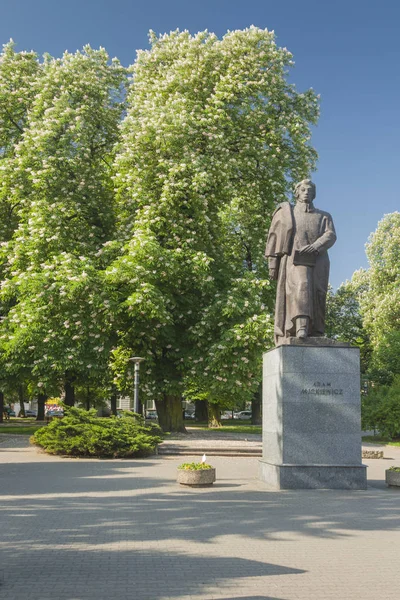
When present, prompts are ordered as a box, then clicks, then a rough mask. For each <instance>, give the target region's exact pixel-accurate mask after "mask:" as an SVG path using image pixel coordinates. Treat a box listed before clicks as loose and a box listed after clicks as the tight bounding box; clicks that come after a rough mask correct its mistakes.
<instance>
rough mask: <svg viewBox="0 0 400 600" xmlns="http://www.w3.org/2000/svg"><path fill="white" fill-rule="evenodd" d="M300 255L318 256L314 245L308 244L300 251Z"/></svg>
mask: <svg viewBox="0 0 400 600" xmlns="http://www.w3.org/2000/svg"><path fill="white" fill-rule="evenodd" d="M300 254H319V250H318V248H317V247H316V246H314V244H309V245H307V246H304V247H303V248H302V249H301V250H300Z"/></svg>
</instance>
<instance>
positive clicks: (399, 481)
mask: <svg viewBox="0 0 400 600" xmlns="http://www.w3.org/2000/svg"><path fill="white" fill-rule="evenodd" d="M385 473H386V483H387V485H388V486H389V487H392V486H393V487H400V471H392V470H391V469H386V471H385Z"/></svg>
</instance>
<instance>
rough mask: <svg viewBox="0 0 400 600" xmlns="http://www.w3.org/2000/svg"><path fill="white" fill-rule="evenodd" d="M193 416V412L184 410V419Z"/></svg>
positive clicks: (192, 417)
mask: <svg viewBox="0 0 400 600" xmlns="http://www.w3.org/2000/svg"><path fill="white" fill-rule="evenodd" d="M194 418H195V414H194V412H187V411H186V410H185V419H194Z"/></svg>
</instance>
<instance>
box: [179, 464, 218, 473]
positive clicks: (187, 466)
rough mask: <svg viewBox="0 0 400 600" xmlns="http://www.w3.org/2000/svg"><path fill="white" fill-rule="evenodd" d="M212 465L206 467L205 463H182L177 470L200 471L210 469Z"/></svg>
mask: <svg viewBox="0 0 400 600" xmlns="http://www.w3.org/2000/svg"><path fill="white" fill-rule="evenodd" d="M212 468H213V467H212V465H208V464H207V463H195V462H191V463H182V464H181V465H179V467H178V469H183V470H185V471H201V470H202V469H212Z"/></svg>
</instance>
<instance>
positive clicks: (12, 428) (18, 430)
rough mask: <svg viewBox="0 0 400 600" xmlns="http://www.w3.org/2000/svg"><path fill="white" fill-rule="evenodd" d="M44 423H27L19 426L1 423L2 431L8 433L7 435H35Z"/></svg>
mask: <svg viewBox="0 0 400 600" xmlns="http://www.w3.org/2000/svg"><path fill="white" fill-rule="evenodd" d="M40 427H43V425H25V426H22V427H19V426H18V425H0V433H6V434H7V435H33V434H34V433H35V432H36V431H37V430H38V429H40Z"/></svg>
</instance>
